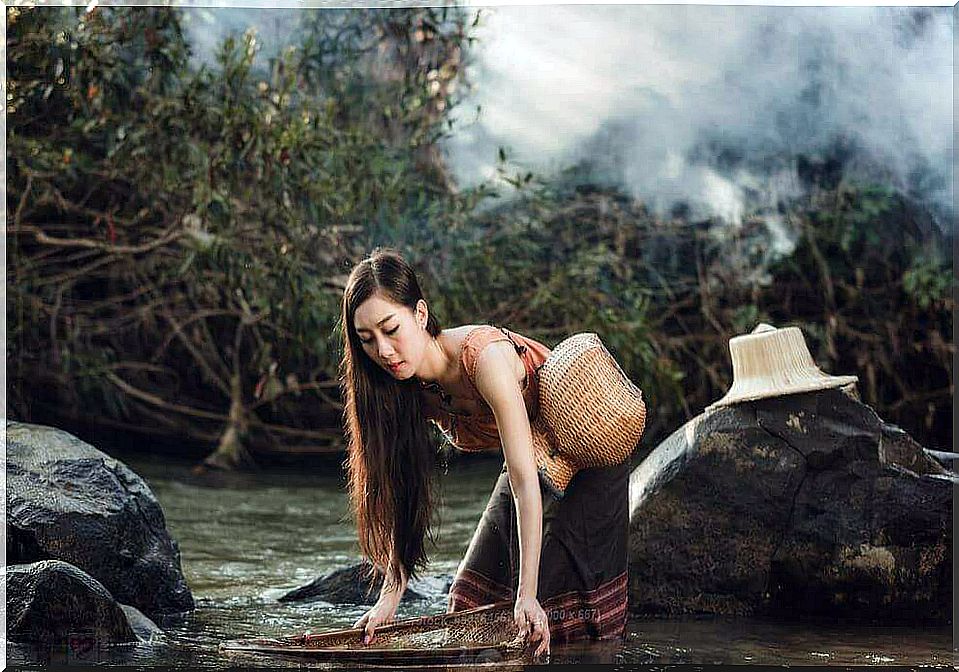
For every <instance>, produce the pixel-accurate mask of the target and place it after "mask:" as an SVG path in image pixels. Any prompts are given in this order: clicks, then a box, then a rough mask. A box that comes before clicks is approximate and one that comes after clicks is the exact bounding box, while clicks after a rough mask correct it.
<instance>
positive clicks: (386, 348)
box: [376, 340, 393, 359]
mask: <svg viewBox="0 0 959 672" xmlns="http://www.w3.org/2000/svg"><path fill="white" fill-rule="evenodd" d="M376 350H377V352H378V353H379V356H380V357H381V358H382V359H388V358H389V356H390V355H392V354H393V346H392V345H390V343H389V341H386V340H383V341H377V344H376Z"/></svg>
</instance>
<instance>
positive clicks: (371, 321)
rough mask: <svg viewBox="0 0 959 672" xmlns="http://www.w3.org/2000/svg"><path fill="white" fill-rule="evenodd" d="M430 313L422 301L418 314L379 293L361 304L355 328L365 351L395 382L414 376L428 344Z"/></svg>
mask: <svg viewBox="0 0 959 672" xmlns="http://www.w3.org/2000/svg"><path fill="white" fill-rule="evenodd" d="M426 318H427V309H426V302H425V301H423V300H422V299H421V300H420V301H419V302H418V303H417V304H416V312H415V313H414V311H412V310H410V309H409V308H408V307H406V306H404V305H401V304H398V303H394V302H393V301H391V300H389V299H387V298H385V297H383V296H382V295H380V294H379V293H377V294H374V295H373V296H371V297H370V298H368V299H367V300H366V301H364V302H363V303H361V304H360V305H359V307H358V308H357V309H356V313H355V314H354V315H353V328H354V329H355V330H356V334H357V336H359V339H360V341H361V342H362V344H363V351H364V352H365V353H366V354H367V356H369V357H370V359H372V360H373V361H374V362H376V363H377V364H379V365H380V366H381V367H383V368H384V369H385V370H386V371H389V372H390V373H391V374H392V375H393V377H394V378H396V379H398V380H404V379H406V378H409V377H411V376H413V375H414V374H415V373H416V371H417V369H418V367H419V365H420V360H421V359H422V357H423V352H424V351H425V349H426V346H427V345H428V343H429V339H430V335H429V333H428V332H427V331H426V329H425V326H426Z"/></svg>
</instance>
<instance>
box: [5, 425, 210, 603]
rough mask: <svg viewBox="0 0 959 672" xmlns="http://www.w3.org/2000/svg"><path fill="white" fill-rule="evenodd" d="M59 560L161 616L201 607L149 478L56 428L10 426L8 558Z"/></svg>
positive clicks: (11, 560) (18, 560)
mask: <svg viewBox="0 0 959 672" xmlns="http://www.w3.org/2000/svg"><path fill="white" fill-rule="evenodd" d="M47 559H57V560H63V561H65V562H68V563H70V564H72V565H75V566H76V567H78V568H80V569H82V570H83V571H84V572H86V573H87V574H89V575H90V576H91V577H93V578H94V579H96V580H97V581H99V582H100V583H102V584H103V585H104V586H105V587H106V589H107V590H108V591H109V592H110V593H111V594H112V595H113V597H114V598H115V599H117V600H118V601H119V602H122V603H124V604H129V605H132V606H134V607H136V608H137V609H138V610H140V611H142V612H144V613H145V614H147V615H149V616H150V617H151V618H155V617H156V616H158V615H161V614H168V613H178V612H183V611H188V610H191V609H193V607H194V603H193V596H192V594H191V593H190V589H189V587H188V586H187V584H186V580H185V579H184V577H183V572H182V570H181V568H180V552H179V549H178V548H177V545H176V542H175V541H173V539H171V537H170V535H169V533H168V532H167V529H166V523H165V521H164V518H163V511H162V510H161V509H160V505H159V503H158V502H157V500H156V498H155V497H154V496H153V493H152V492H151V491H150V488H149V487H148V486H147V485H146V483H145V482H144V481H143V480H142V479H141V478H140V477H139V476H137V475H136V474H135V473H133V472H132V471H131V470H130V469H128V468H127V467H126V465H124V464H123V463H122V462H120V461H118V460H115V459H113V458H111V457H109V456H108V455H106V454H105V453H102V452H100V451H99V450H97V449H96V448H94V447H93V446H90V445H89V444H87V443H84V442H83V441H81V440H80V439H78V438H76V437H75V436H72V435H71V434H68V433H67V432H63V431H61V430H58V429H54V428H51V427H43V426H39V425H28V424H22V423H17V422H8V423H7V562H9V563H18V564H23V563H31V562H36V561H39V560H47Z"/></svg>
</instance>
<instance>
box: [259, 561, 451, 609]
mask: <svg viewBox="0 0 959 672" xmlns="http://www.w3.org/2000/svg"><path fill="white" fill-rule="evenodd" d="M369 568H370V565H369V563H365V562H360V563H357V564H355V565H350V566H349V567H345V568H343V569H337V570H334V571H332V572H329V573H328V574H324V575H323V576H321V577H318V578H316V579H313V581H311V582H310V583H308V584H306V585H305V586H301V587H299V588H294V589H293V590H291V591H290V592H288V593H286V594H284V595H282V596H280V597H279V598H277V599H278V600H279V601H280V602H298V601H302V600H324V601H326V602H332V603H334V604H369V605H372V604H375V603H376V599H377V598H378V597H379V594H380V587H381V586H382V585H383V577H382V575H377V577H376V582H375V583H374V584H373V588H372V589H369V585H370V582H369V579H368V578H367V577H368V576H369ZM425 581H427V579H426V578H424V579H421V580H419V582H421V583H422V582H425ZM413 583H414V581H411V582H410V584H411V585H407V587H406V592H404V593H403V600H402V602H403V603H406V602H410V601H412V600H424V599H427V597H428V596H427V595H424V594H422V593H419V592H417V591H416V590H415V589H414V588H413V587H412V584H413ZM446 586H447V591H448V590H449V582H447V583H446Z"/></svg>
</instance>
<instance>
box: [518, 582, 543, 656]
mask: <svg viewBox="0 0 959 672" xmlns="http://www.w3.org/2000/svg"><path fill="white" fill-rule="evenodd" d="M513 620H514V621H515V622H516V626H517V627H518V628H519V629H520V632H522V633H523V634H528V635H529V641H531V642H539V646H537V647H536V651H534V652H533V656H534V657H539V656H540V655H541V654H546V655H549V620H548V619H547V618H546V612H545V611H543V608H542V607H541V606H540V605H539V602H538V601H537V600H536V598H534V597H518V598H516V605H515V606H514V607H513Z"/></svg>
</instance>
